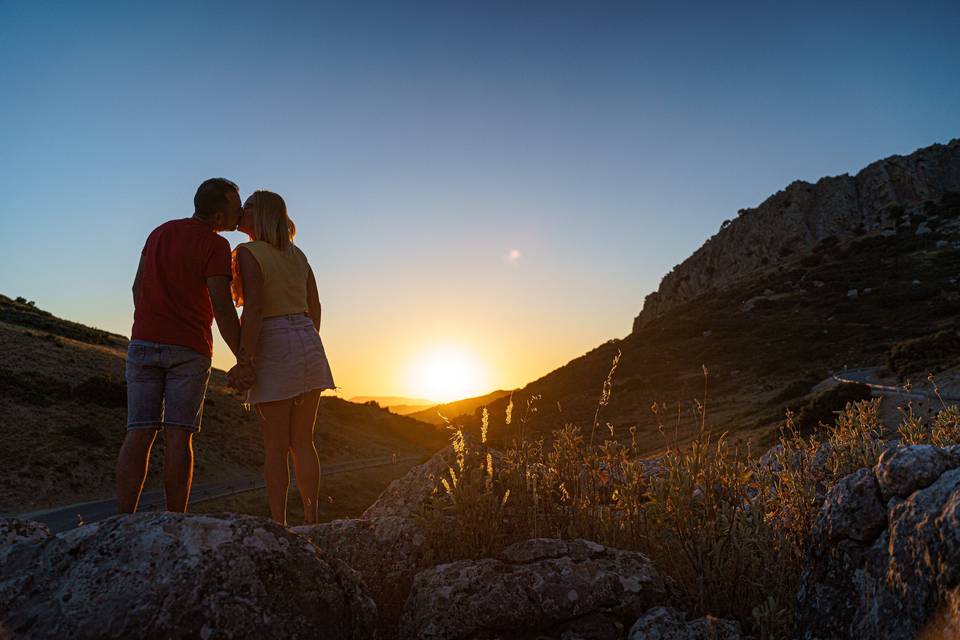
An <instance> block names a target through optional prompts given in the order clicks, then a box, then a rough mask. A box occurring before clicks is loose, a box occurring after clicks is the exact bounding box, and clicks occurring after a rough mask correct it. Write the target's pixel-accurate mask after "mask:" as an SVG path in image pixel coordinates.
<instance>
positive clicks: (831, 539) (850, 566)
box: [797, 445, 960, 640]
mask: <svg viewBox="0 0 960 640" xmlns="http://www.w3.org/2000/svg"><path fill="white" fill-rule="evenodd" d="M879 514H882V517H881V515H879ZM813 539H814V547H813V549H812V552H811V558H810V561H809V568H808V569H807V570H806V571H805V573H804V576H803V579H802V582H801V589H800V593H799V594H798V611H797V614H798V625H799V626H798V637H799V638H802V639H803V640H828V639H829V640H840V639H850V640H853V639H857V640H868V639H880V638H882V639H884V640H912V639H913V638H917V637H920V634H921V633H927V634H930V635H927V636H925V637H929V638H947V637H957V635H956V634H955V633H954V632H955V631H958V629H956V628H955V627H956V625H957V624H958V615H957V612H958V611H960V608H958V604H960V600H958V593H960V456H958V455H956V453H954V452H952V451H951V450H946V449H939V448H937V447H933V446H927V445H920V446H909V447H901V448H898V449H895V450H888V451H886V452H884V454H883V455H882V456H881V458H880V461H879V462H878V463H877V464H876V466H875V467H874V468H873V469H861V470H859V471H857V472H856V473H853V474H851V475H850V476H847V478H844V480H843V481H841V482H840V483H838V484H837V485H836V486H835V487H834V488H833V489H832V490H831V491H830V493H829V494H828V496H827V500H826V501H825V503H824V505H823V508H822V509H821V511H820V514H819V516H818V518H817V521H816V524H815V525H814V530H813Z"/></svg>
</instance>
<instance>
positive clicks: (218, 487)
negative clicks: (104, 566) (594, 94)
mask: <svg viewBox="0 0 960 640" xmlns="http://www.w3.org/2000/svg"><path fill="white" fill-rule="evenodd" d="M420 459H421V456H401V457H398V458H397V459H396V461H394V460H393V459H392V458H391V457H390V456H386V457H380V458H364V459H361V460H349V461H347V462H338V463H334V464H327V465H321V466H320V475H321V476H332V475H335V474H337V473H346V472H348V471H357V470H359V469H369V468H371V467H383V466H386V465H390V464H395V463H396V464H399V463H406V462H417V461H419V460H420ZM263 486H264V485H263V478H262V477H259V476H258V477H255V478H243V479H240V480H233V481H230V482H213V483H210V484H195V485H193V487H192V488H191V490H190V504H191V505H194V504H197V503H198V502H204V501H207V500H213V499H216V498H225V497H227V496H232V495H236V494H238V493H246V492H247V491H255V490H257V489H262V488H263ZM163 506H164V497H163V491H147V492H145V493H144V494H143V495H142V496H140V508H139V510H140V511H158V510H160V509H162V508H163ZM116 514H117V501H116V499H115V498H111V499H110V500H95V501H92V502H81V503H77V504H71V505H66V506H62V507H54V508H52V509H45V510H43V511H33V512H31V513H21V514H19V515H17V517H18V518H23V519H25V520H35V521H37V522H43V523H44V524H46V525H47V526H48V527H50V531H52V532H53V533H60V532H61V531H67V530H68V529H73V528H75V527H77V526H79V525H80V524H86V523H90V522H98V521H100V520H104V519H106V518H109V517H110V516H114V515H116Z"/></svg>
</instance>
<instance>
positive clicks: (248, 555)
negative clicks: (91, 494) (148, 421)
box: [0, 513, 376, 640]
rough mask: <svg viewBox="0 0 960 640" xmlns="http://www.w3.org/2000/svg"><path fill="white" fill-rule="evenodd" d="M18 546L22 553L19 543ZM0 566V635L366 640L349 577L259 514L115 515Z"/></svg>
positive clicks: (370, 627)
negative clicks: (362, 639) (3, 632)
mask: <svg viewBox="0 0 960 640" xmlns="http://www.w3.org/2000/svg"><path fill="white" fill-rule="evenodd" d="M24 546H25V545H20V547H24ZM20 551H21V552H19V553H17V554H15V555H11V556H9V557H8V558H7V559H6V561H5V562H3V563H2V564H0V628H3V629H4V630H6V631H8V632H10V633H11V634H12V635H14V636H21V635H23V636H27V635H29V636H30V637H44V638H170V637H191V638H202V639H204V640H208V639H211V638H234V637H248V638H249V637H255V638H317V637H322V638H351V639H361V638H371V637H373V635H374V632H375V625H376V606H375V605H374V603H373V601H372V600H371V599H370V598H369V596H367V595H366V593H365V592H364V589H363V586H362V582H361V581H360V578H359V576H358V575H357V574H356V572H354V571H352V570H351V569H350V568H349V567H347V566H346V565H345V564H344V563H343V562H341V561H340V560H337V559H334V558H330V557H327V556H325V555H324V554H323V553H322V552H320V550H318V549H317V547H315V546H314V545H312V544H311V543H310V542H308V541H307V540H305V539H304V538H302V537H300V536H298V535H295V534H293V533H291V532H289V531H287V530H286V529H284V528H283V527H281V526H279V525H277V524H275V523H273V522H271V521H269V520H265V519H262V518H255V517H251V516H241V515H235V514H223V515H216V516H214V515H184V514H173V513H147V514H135V515H123V516H115V517H113V518H110V519H108V520H104V521H102V522H98V523H95V524H89V525H85V526H83V527H80V528H78V529H74V530H72V531H68V532H66V533H62V534H60V535H58V536H56V537H54V538H49V539H47V540H46V541H44V542H42V543H40V544H35V545H29V546H27V548H26V549H20Z"/></svg>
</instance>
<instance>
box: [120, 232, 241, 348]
mask: <svg viewBox="0 0 960 640" xmlns="http://www.w3.org/2000/svg"><path fill="white" fill-rule="evenodd" d="M211 276H226V277H228V278H229V277H230V243H229V242H227V239H226V238H224V237H222V236H219V235H217V234H216V233H214V232H213V230H212V229H211V228H210V225H208V224H206V223H205V222H201V221H200V220H194V219H193V218H184V219H183V220H171V221H170V222H166V223H164V224H162V225H160V226H159V227H157V228H156V229H154V230H153V232H152V233H151V234H150V236H149V237H148V238H147V243H146V244H145V245H144V247H143V272H142V273H141V274H140V296H139V297H138V298H137V299H136V300H134V306H135V310H134V314H133V331H132V332H131V337H132V338H134V339H139V340H147V341H149V342H159V343H161V344H174V345H180V346H182V347H189V348H191V349H193V350H194V351H196V352H197V353H200V354H203V355H205V356H207V357H211V356H212V355H213V333H212V332H211V330H210V328H211V325H212V324H213V307H212V306H211V305H210V293H209V292H208V291H207V278H209V277H211Z"/></svg>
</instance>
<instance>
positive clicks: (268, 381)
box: [233, 191, 334, 525]
mask: <svg viewBox="0 0 960 640" xmlns="http://www.w3.org/2000/svg"><path fill="white" fill-rule="evenodd" d="M239 229H240V231H243V232H245V233H246V234H247V235H248V236H250V240H251V241H250V242H245V243H243V244H241V245H239V246H238V247H237V249H236V251H235V252H234V262H233V264H234V270H235V274H234V278H233V282H234V292H233V293H234V300H235V301H236V303H237V306H238V307H239V306H242V307H243V316H242V318H241V327H240V346H241V349H242V352H243V353H245V355H246V356H247V357H248V358H249V359H250V360H251V361H252V363H253V369H254V373H255V376H256V377H255V379H254V382H253V386H252V387H251V388H250V390H249V391H248V392H247V402H248V403H249V404H252V405H254V406H255V407H256V410H257V413H258V414H259V415H260V423H261V428H262V430H263V445H264V450H265V451H264V454H265V458H264V469H263V471H264V476H265V478H266V484H267V495H268V498H269V501H270V515H271V517H272V518H273V519H274V520H276V521H277V522H279V523H281V524H284V525H285V524H286V521H287V490H288V488H289V482H290V472H289V467H288V466H287V465H288V463H287V454H288V453H289V454H292V455H293V470H294V473H295V474H296V478H297V487H298V488H299V490H300V497H301V498H302V499H303V518H304V523H305V524H311V523H315V522H316V521H317V497H318V494H319V492H320V461H319V459H318V458H317V450H316V448H315V447H314V444H313V425H314V422H315V421H316V417H317V407H318V405H319V403H320V393H321V392H322V391H323V390H324V389H333V388H334V384H333V376H332V375H331V373H330V365H329V364H328V363H327V356H326V354H325V353H324V350H323V344H322V343H321V342H320V336H319V334H318V331H319V330H320V298H319V296H318V294H317V283H316V280H315V279H314V277H313V270H312V269H311V268H310V265H309V264H308V263H307V258H306V256H304V255H303V252H302V251H300V249H299V248H297V247H296V245H294V244H293V237H294V235H295V234H296V228H295V227H294V225H293V222H292V221H291V220H290V218H289V217H288V216H287V205H286V204H285V203H284V201H283V198H281V197H280V196H279V195H277V194H275V193H272V192H270V191H257V192H255V193H254V194H253V195H251V196H250V197H249V198H247V201H246V202H245V203H244V205H243V215H242V217H241V218H240V225H239Z"/></svg>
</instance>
